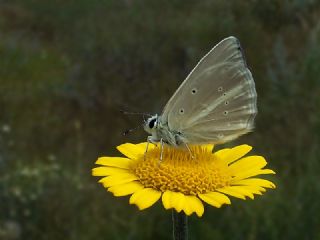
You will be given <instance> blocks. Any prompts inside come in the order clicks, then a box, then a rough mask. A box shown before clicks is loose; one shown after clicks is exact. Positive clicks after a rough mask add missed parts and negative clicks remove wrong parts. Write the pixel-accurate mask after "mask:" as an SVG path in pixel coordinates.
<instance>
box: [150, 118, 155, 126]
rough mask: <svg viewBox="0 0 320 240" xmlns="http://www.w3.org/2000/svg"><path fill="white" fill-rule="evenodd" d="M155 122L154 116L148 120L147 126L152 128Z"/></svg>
mask: <svg viewBox="0 0 320 240" xmlns="http://www.w3.org/2000/svg"><path fill="white" fill-rule="evenodd" d="M155 123H156V119H155V118H154V119H152V120H151V121H150V122H149V128H153V127H154V124H155Z"/></svg>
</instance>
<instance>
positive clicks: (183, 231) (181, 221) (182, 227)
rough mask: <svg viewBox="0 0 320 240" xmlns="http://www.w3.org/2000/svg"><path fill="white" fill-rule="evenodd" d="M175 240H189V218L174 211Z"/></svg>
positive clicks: (182, 213)
mask: <svg viewBox="0 0 320 240" xmlns="http://www.w3.org/2000/svg"><path fill="white" fill-rule="evenodd" d="M172 223H173V239H174V240H188V218H187V216H186V214H185V213H184V212H183V211H181V212H179V213H178V212H176V211H175V210H172Z"/></svg>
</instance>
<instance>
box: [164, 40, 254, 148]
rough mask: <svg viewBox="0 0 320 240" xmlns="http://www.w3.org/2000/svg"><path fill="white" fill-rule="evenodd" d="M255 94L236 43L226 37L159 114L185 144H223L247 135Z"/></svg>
mask: <svg viewBox="0 0 320 240" xmlns="http://www.w3.org/2000/svg"><path fill="white" fill-rule="evenodd" d="M256 99H257V94H256V90H255V84H254V81H253V78H252V75H251V72H250V70H249V69H248V68H247V66H246V63H245V59H244V56H243V54H242V50H241V47H240V43H239V41H238V40H237V39H236V38H235V37H228V38H226V39H224V40H222V41H221V42H220V43H218V44H217V45H216V46H215V47H214V48H213V49H212V50H211V51H210V52H209V53H208V54H207V55H205V56H204V57H203V58H202V59H201V60H200V62H199V63H198V64H197V65H196V67H195V68H194V69H193V70H192V72H191V73H190V74H189V76H188V77H187V78H186V79H185V80H184V82H183V83H182V84H181V86H180V87H179V88H178V89H177V91H176V92H175V93H174V95H173V96H172V97H171V99H170V100H169V101H168V103H167V105H166V106H165V108H164V111H163V113H162V115H161V122H162V123H163V124H168V127H169V129H170V131H176V132H179V133H181V137H182V138H183V141H184V142H185V143H209V142H210V143H222V142H226V141H229V140H232V139H234V138H237V137H238V136H240V135H242V134H244V133H247V132H249V131H250V130H252V129H253V127H254V117H255V115H256V113H257V107H256Z"/></svg>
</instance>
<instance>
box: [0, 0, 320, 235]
mask: <svg viewBox="0 0 320 240" xmlns="http://www.w3.org/2000/svg"><path fill="white" fill-rule="evenodd" d="M230 35H234V36H236V37H238V38H239V39H240V41H241V43H242V46H243V48H244V51H245V53H246V58H247V61H248V65H249V67H250V69H251V70H252V72H253V75H254V78H255V82H256V87H257V92H258V108H259V114H258V116H257V118H256V129H255V131H254V133H251V134H249V135H247V136H244V137H241V138H240V139H239V140H237V141H236V142H233V143H231V144H229V145H236V144H239V143H249V144H251V145H253V146H254V149H255V150H254V151H255V153H257V154H261V155H263V156H265V157H266V158H267V160H268V161H269V167H270V168H272V169H275V170H276V172H277V175H276V176H275V177H273V178H271V180H273V181H274V182H276V184H277V189H276V190H271V191H269V192H267V194H266V195H264V196H262V197H257V198H256V200H254V201H251V200H248V201H242V200H236V199H232V203H233V204H232V205H231V206H228V207H224V208H222V209H215V208H213V207H208V206H207V207H206V210H205V214H204V216H203V217H202V218H201V219H199V218H197V217H196V216H192V217H191V218H190V238H191V239H320V204H319V198H320V183H319V180H320V178H319V170H320V149H319V146H320V145H319V144H320V135H319V134H320V111H319V109H320V1H318V0H305V1H304V0H292V1H282V0H262V1H258V0H249V1H245V0H243V1H235V0H234V1H223V0H220V1H208V0H206V1H196V0H193V1H178V0H171V1H154V0H152V1H147V0H146V1H139V0H136V1H135V0H91V1H89V0H77V1H76V0H7V1H5V0H0V239H1V240H2V239H3V240H7V239H8V240H10V239H24V240H28V239H32V240H33V239H40V240H42V239H45V240H51V239H70V240H73V239H74V240H86V239H116V240H117V239H170V238H171V212H170V211H165V210H163V207H162V206H161V204H160V203H157V204H156V205H155V207H152V208H150V209H148V210H146V211H143V212H140V211H138V210H137V208H136V207H135V206H129V204H128V198H127V197H124V198H114V197H113V196H112V194H110V193H108V192H106V190H105V189H104V188H103V187H102V186H101V185H99V184H98V183H97V179H96V178H94V177H92V176H91V168H92V167H93V166H94V162H95V160H96V158H97V157H98V156H102V155H116V154H117V153H116V151H115V146H117V145H119V144H121V143H124V142H128V141H129V142H141V141H145V140H146V136H147V134H146V133H144V132H143V131H142V130H137V131H135V132H133V133H132V134H131V135H129V136H125V137H124V136H122V132H123V131H124V130H126V129H128V128H132V127H135V126H137V125H139V124H141V121H142V118H141V117H139V116H127V115H123V114H122V113H121V112H120V110H121V109H126V110H130V111H145V112H150V113H160V112H161V110H162V108H163V106H164V105H165V103H166V101H167V100H168V99H169V97H170V96H171V95H172V94H173V92H174V91H175V90H176V88H177V87H178V86H179V84H180V83H181V82H182V80H183V79H184V78H185V77H186V75H187V74H188V73H189V71H190V70H191V69H192V68H193V67H194V66H195V64H196V63H197V62H198V60H199V59H200V58H201V57H202V56H203V55H204V54H205V53H206V52H207V51H209V50H210V49H211V48H212V47H213V46H214V45H215V44H216V43H217V42H219V41H220V40H222V39H223V38H225V37H227V36H230Z"/></svg>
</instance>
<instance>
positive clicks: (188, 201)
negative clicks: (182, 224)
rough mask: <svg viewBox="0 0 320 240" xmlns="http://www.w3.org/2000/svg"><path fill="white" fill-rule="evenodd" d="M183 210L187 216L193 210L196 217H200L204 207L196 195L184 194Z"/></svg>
mask: <svg viewBox="0 0 320 240" xmlns="http://www.w3.org/2000/svg"><path fill="white" fill-rule="evenodd" d="M183 211H184V212H185V214H187V215H188V216H190V215H191V214H192V213H194V212H195V213H196V214H197V215H198V217H201V216H202V215H203V212H204V207H203V204H202V202H201V200H200V199H199V198H197V197H196V196H185V202H184V208H183Z"/></svg>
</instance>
